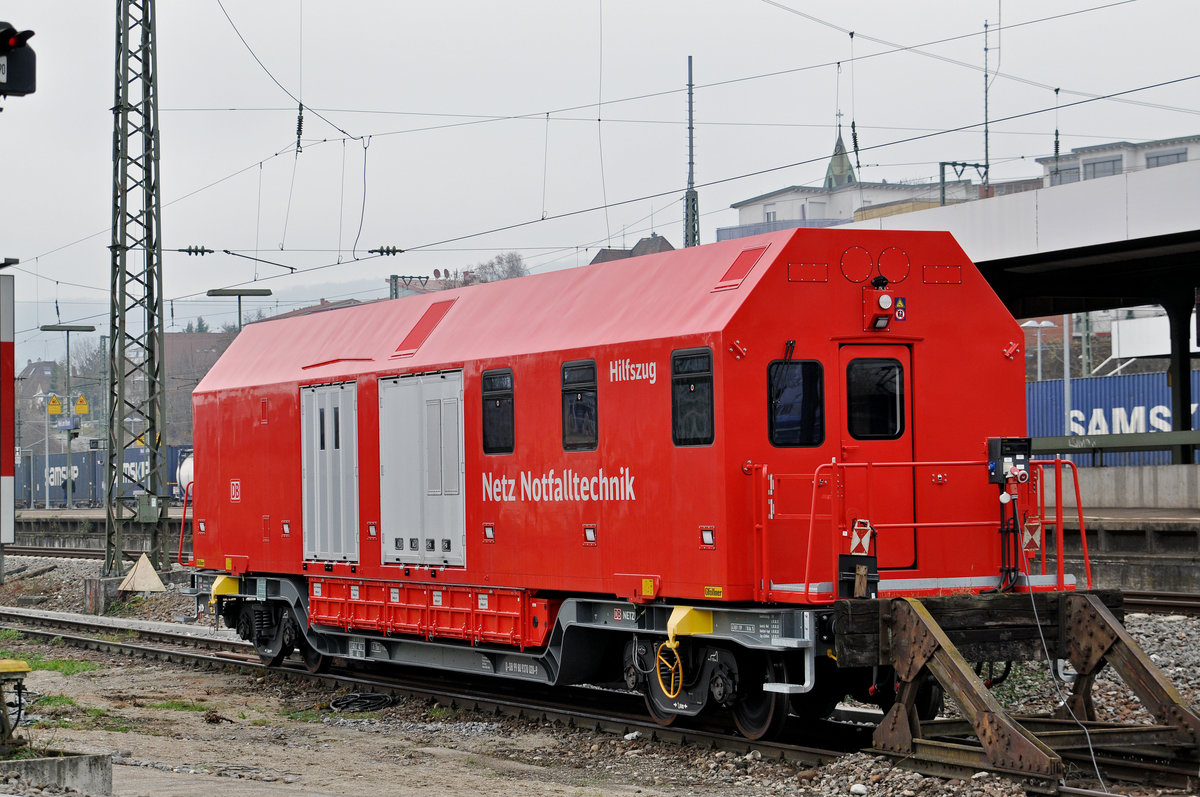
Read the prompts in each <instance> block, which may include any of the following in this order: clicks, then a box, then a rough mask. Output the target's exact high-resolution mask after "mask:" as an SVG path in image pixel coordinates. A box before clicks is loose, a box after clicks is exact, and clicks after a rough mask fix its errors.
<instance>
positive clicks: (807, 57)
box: [0, 0, 1200, 366]
mask: <svg viewBox="0 0 1200 797" xmlns="http://www.w3.org/2000/svg"><path fill="white" fill-rule="evenodd" d="M114 5H115V4H114V3H112V2H97V1H96V0H87V1H86V2H84V0H55V2H47V1H46V0H10V1H9V2H7V3H5V4H4V8H3V11H2V16H3V18H5V19H6V20H7V21H8V22H10V23H12V24H14V25H15V26H16V27H17V28H19V29H27V28H28V29H33V30H34V31H36V35H35V36H34V37H33V39H32V40H31V41H30V44H31V45H32V46H33V47H34V49H35V50H36V51H37V57H38V90H37V93H35V94H33V95H30V96H28V97H23V98H20V97H12V98H8V99H7V100H5V101H3V103H2V104H0V107H3V109H4V110H3V113H0V149H2V151H3V152H4V161H3V162H4V172H3V177H0V185H3V187H4V190H3V191H0V255H2V256H5V257H18V258H20V259H21V261H22V263H21V265H20V266H19V267H18V269H16V270H10V272H9V273H15V274H16V279H17V282H16V285H17V300H18V313H17V342H18V353H17V358H18V366H21V365H23V364H24V362H25V360H26V359H31V358H32V359H36V358H40V357H47V358H55V357H61V352H62V337H63V336H62V335H61V333H41V332H39V331H37V329H36V328H37V326H38V325H40V324H45V323H55V322H62V323H92V324H95V325H96V326H97V328H98V331H97V333H96V335H97V336H98V335H99V334H101V333H102V332H107V327H108V306H109V305H108V301H109V300H108V287H109V280H110V275H109V272H110V260H109V252H108V248H107V246H108V243H109V225H110V222H111V182H112V112H111V108H112V105H113V72H114V53H113V42H114V29H115V28H114V26H115V12H114ZM157 11H158V15H159V17H158V31H157V33H158V64H159V82H158V86H159V96H160V126H161V146H162V164H161V177H162V201H163V214H162V242H163V250H164V286H163V288H164V296H165V297H166V299H167V300H168V301H167V302H166V312H167V319H166V323H167V327H168V330H169V331H179V330H181V329H182V328H183V327H184V326H186V324H187V323H188V322H189V321H191V320H194V319H195V318H196V316H198V315H202V316H203V317H204V318H205V319H206V320H207V321H208V322H209V323H210V324H211V325H213V326H214V327H219V326H220V325H221V324H224V323H228V322H231V321H234V320H236V306H235V304H234V302H233V300H215V299H207V298H205V297H204V295H203V294H204V292H205V291H206V290H207V289H209V288H217V287H231V286H244V285H250V284H254V285H255V287H268V288H271V289H272V290H273V291H275V293H276V297H275V298H273V299H272V300H271V301H270V302H269V305H270V307H271V308H274V307H275V306H276V305H278V306H279V308H280V309H291V308H292V307H294V306H298V305H300V304H307V303H311V302H315V301H316V300H317V299H320V298H322V297H324V298H328V299H335V298H347V297H350V296H353V297H356V298H360V299H371V298H378V297H380V296H386V286H385V282H384V280H385V279H386V276H387V275H388V274H413V275H420V274H431V273H432V272H433V270H434V269H435V268H440V269H445V268H450V269H463V268H470V267H471V266H472V265H473V264H475V263H478V262H480V261H484V260H487V259H489V258H491V257H492V256H493V255H495V254H497V253H499V252H503V251H507V250H516V251H519V252H521V253H522V254H523V255H524V257H525V259H526V262H527V264H528V265H529V266H530V268H531V269H532V270H533V271H534V272H538V271H544V270H549V269H557V268H563V267H568V266H574V265H577V264H584V263H586V262H588V261H589V260H590V259H591V257H592V256H593V255H594V254H595V250H596V248H597V247H599V246H605V245H612V246H632V245H633V243H634V242H636V240H637V239H638V238H640V237H642V236H644V235H646V234H648V233H649V232H651V231H655V232H657V233H658V234H660V235H665V236H666V237H667V239H668V240H669V241H670V242H671V243H672V244H674V245H675V246H680V245H682V239H683V232H682V202H681V198H682V194H683V189H684V188H685V185H686V179H687V125H686V120H687V95H686V90H685V85H686V82H687V57H688V56H689V55H691V56H693V58H694V66H693V69H694V76H695V83H696V91H695V108H696V132H695V139H696V182H697V185H698V187H699V194H700V210H701V213H702V218H701V240H702V242H711V241H713V240H715V230H716V228H717V227H721V226H730V225H733V224H736V222H737V215H736V212H735V211H733V210H730V209H729V205H730V204H731V203H733V202H737V201H739V200H742V199H746V198H748V197H752V196H755V195H757V194H761V193H765V192H767V191H771V190H774V189H776V188H781V187H785V186H789V185H810V184H814V183H819V182H820V180H821V179H822V178H823V176H824V173H825V167H826V164H827V160H828V157H829V154H830V152H831V150H832V147H833V142H834V140H835V138H836V135H837V133H836V122H837V116H836V113H837V111H838V109H839V108H840V110H841V113H842V114H843V115H842V118H841V120H842V124H843V127H844V137H845V139H846V144H847V146H852V142H851V138H850V131H849V127H850V123H851V121H852V120H853V121H854V122H855V123H856V128H857V130H858V140H859V145H860V147H861V148H862V150H863V151H862V152H861V153H860V155H859V159H860V161H861V167H860V169H859V172H858V173H859V178H860V179H862V180H871V181H879V180H884V179H886V180H888V181H901V180H910V181H917V182H930V183H933V182H936V180H937V173H938V165H937V164H938V161H943V160H958V161H972V162H974V161H982V160H983V159H984V155H985V153H984V135H983V128H982V122H983V118H984V90H983V87H984V82H985V80H984V73H983V64H984V37H983V29H984V23H985V21H987V22H988V23H989V28H990V30H991V35H990V37H989V51H988V66H989V68H990V69H991V72H992V77H993V79H992V82H991V90H990V96H989V115H990V118H991V119H992V120H993V124H992V125H991V129H990V150H989V153H988V155H989V156H990V161H991V163H992V179H993V180H994V181H995V180H1003V179H1011V178H1018V177H1029V176H1036V175H1038V174H1040V173H1041V169H1040V167H1038V166H1037V164H1036V163H1034V161H1033V159H1034V158H1037V157H1041V156H1046V155H1050V154H1052V152H1053V145H1054V130H1055V127H1056V126H1057V127H1058V128H1059V129H1060V130H1061V140H1062V149H1063V151H1064V152H1065V151H1068V150H1070V149H1071V148H1073V147H1079V146H1086V145H1091V144H1099V143H1104V142H1110V141H1120V140H1128V141H1146V140H1154V139H1162V138H1169V137H1173V136H1184V135H1192V134H1195V133H1200V79H1189V78H1193V77H1194V76H1195V75H1196V74H1197V73H1200V63H1198V62H1197V60H1196V57H1195V55H1194V52H1193V50H1192V48H1191V47H1190V46H1188V45H1187V44H1186V41H1185V39H1186V37H1185V36H1184V34H1183V33H1182V32H1183V31H1196V30H1200V3H1196V2H1194V0H1130V1H1129V2H1118V3H1111V4H1107V5H1104V4H1100V3H1092V2H1088V0H1082V1H1080V2H1062V3H1045V2H1032V1H1031V0H1008V1H1007V2H1002V3H1001V2H988V3H975V2H920V1H919V0H918V1H916V2H910V3H896V2H894V1H893V2H875V1H864V2H856V3H819V4H818V3H801V2H799V0H780V1H779V2H776V1H775V0H759V1H754V0H741V1H740V2H731V1H730V0H724V2H698V1H697V0H688V1H684V0H679V1H678V2H662V1H660V0H641V1H639V2H634V0H628V1H626V2H617V1H616V0H609V1H608V2H600V1H598V0H591V1H590V2H574V1H571V2H567V1H566V0H553V1H549V2H512V3H496V2H460V3H433V2H424V3H415V2H398V1H397V0H388V1H387V2H382V1H381V2H329V1H328V0H324V1H321V0H289V1H288V2H283V1H282V0H279V1H278V2H276V1H274V0H221V2H220V3H219V2H217V0H188V1H187V2H182V1H177V2H160V3H159V4H158V8H157ZM1052 15H1055V16H1052ZM849 31H854V32H855V35H854V36H853V38H852V37H851V36H850V35H849V34H848V32H849ZM1172 31H1174V33H1172ZM239 34H240V35H239ZM243 39H244V42H245V43H243V41H242V40H243ZM1172 41H1174V42H1176V44H1174V45H1172V44H1171V42H1172ZM899 48H911V49H899ZM256 58H257V61H256ZM852 59H853V60H852ZM258 61H261V65H260V64H259V63H258ZM838 62H841V64H840V69H839V67H838V65H837V64H838ZM839 73H840V74H839ZM1155 84H1169V85H1164V86H1161V87H1158V88H1151V89H1146V90H1138V89H1142V88H1143V87H1147V86H1153V85H1155ZM1055 87H1058V88H1060V89H1061V91H1060V93H1059V94H1058V97H1057V100H1058V103H1059V105H1061V106H1063V107H1062V108H1061V109H1060V110H1059V111H1057V112H1055V110H1054V109H1055V103H1056V97H1055V92H1054V90H1053V89H1054V88H1055ZM1115 92H1129V93H1127V94H1125V95H1123V97H1122V98H1121V101H1116V100H1100V101H1090V102H1083V104H1078V103H1081V101H1086V100H1089V99H1090V98H1091V97H1093V96H1096V95H1106V94H1111V93H1115ZM297 101H300V102H303V104H304V106H305V111H304V126H303V135H302V138H301V141H300V143H301V151H300V152H299V154H297V148H296V126H297ZM598 103H599V104H598ZM1039 112H1040V113H1039ZM1011 117H1019V118H1011ZM598 119H599V120H600V121H599V122H598V121H597V120H598ZM962 127H969V129H968V130H965V131H960V132H952V133H947V134H945V135H934V134H936V133H938V132H939V131H945V130H953V129H957V128H962ZM906 139H917V140H910V141H907V142H906V141H905V140H906ZM606 205H607V209H605V206H606ZM497 228H506V229H503V230H502V231H500V232H491V233H489V232H488V231H490V230H495V229H497ZM189 245H204V246H207V247H208V248H211V249H215V250H217V252H218V253H217V254H215V255H208V256H207V257H205V258H203V259H200V258H196V257H188V256H187V255H184V254H181V253H177V252H174V251H171V250H175V249H180V248H183V247H186V246H189ZM379 246H396V247H399V248H401V249H404V250H408V251H406V253H405V254H403V255H399V256H396V257H382V258H381V257H375V256H373V255H368V254H367V250H369V249H373V248H376V247H379ZM226 249H228V250H231V251H236V252H238V253H240V254H241V255H243V256H244V257H236V256H230V255H227V254H223V253H222V250H226ZM255 256H257V257H259V258H261V259H264V260H268V261H273V262H275V263H285V264H288V265H290V266H293V267H294V268H296V269H297V272H296V273H295V274H289V273H288V272H287V270H286V269H283V268H280V267H278V266H275V265H270V264H266V263H255V262H254V261H252V260H249V259H246V257H255ZM356 256H357V258H358V259H357V260H356ZM197 297H199V298H197ZM171 300H174V301H173V304H172V301H171ZM258 307H259V305H258V304H256V303H254V302H251V301H249V300H247V302H246V303H245V308H246V312H247V314H251V313H253V312H255V310H256V309H257V308H258ZM172 312H173V315H172Z"/></svg>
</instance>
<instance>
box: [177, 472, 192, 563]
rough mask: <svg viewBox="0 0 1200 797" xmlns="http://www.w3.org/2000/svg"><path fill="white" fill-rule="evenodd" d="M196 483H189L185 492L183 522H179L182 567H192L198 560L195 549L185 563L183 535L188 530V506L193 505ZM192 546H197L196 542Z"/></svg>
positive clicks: (179, 556)
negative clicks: (193, 492)
mask: <svg viewBox="0 0 1200 797" xmlns="http://www.w3.org/2000/svg"><path fill="white" fill-rule="evenodd" d="M195 483H196V482H194V481H190V482H188V483H187V487H185V488H184V490H183V520H181V521H179V555H178V557H177V559H178V561H179V564H180V566H184V565H190V564H191V563H192V562H194V561H195V560H196V553H195V550H194V549H193V551H192V553H191V555H190V556H188V560H187V561H186V562H185V561H183V533H184V531H185V530H186V529H187V516H188V506H189V505H190V504H191V500H192V485H194V484H195ZM192 544H193V545H195V542H194V541H193V543H192Z"/></svg>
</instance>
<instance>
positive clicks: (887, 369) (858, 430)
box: [846, 357, 904, 440]
mask: <svg viewBox="0 0 1200 797" xmlns="http://www.w3.org/2000/svg"><path fill="white" fill-rule="evenodd" d="M846 420H847V426H848V427H849V431H850V436H851V437H854V438H856V439H858V440H896V439H898V438H899V437H900V436H901V435H902V434H904V368H903V366H901V365H900V361H899V360H893V359H890V358H882V357H866V358H862V359H857V360H851V361H850V366H849V367H848V368H847V369H846Z"/></svg>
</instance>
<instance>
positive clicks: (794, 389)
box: [767, 360, 825, 447]
mask: <svg viewBox="0 0 1200 797" xmlns="http://www.w3.org/2000/svg"><path fill="white" fill-rule="evenodd" d="M767 398H768V400H769V401H770V405H769V406H768V407H767V432H768V434H769V436H770V440H771V445H774V446H780V447H795V446H819V445H821V443H823V442H825V375H824V372H823V371H822V369H821V364H820V363H819V362H816V361H815V360H777V361H775V362H773V363H771V364H770V365H768V366H767Z"/></svg>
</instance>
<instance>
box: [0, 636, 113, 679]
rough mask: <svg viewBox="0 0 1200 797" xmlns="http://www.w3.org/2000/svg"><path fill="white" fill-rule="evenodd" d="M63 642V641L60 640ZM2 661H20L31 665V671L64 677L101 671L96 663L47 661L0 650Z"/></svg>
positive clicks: (60, 660) (39, 657)
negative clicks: (59, 674)
mask: <svg viewBox="0 0 1200 797" xmlns="http://www.w3.org/2000/svg"><path fill="white" fill-rule="evenodd" d="M60 642H61V640H60ZM0 659H20V660H21V661H24V662H25V663H26V664H28V665H29V668H30V669H31V670H53V671H54V672H60V673H62V674H63V675H78V674H79V673H81V672H91V671H92V670H98V669H100V665H99V664H97V663H96V662H94V661H79V660H76V659H47V658H46V657H44V656H42V655H40V654H37V653H34V654H30V655H28V656H22V655H19V654H17V653H14V652H12V651H11V650H0Z"/></svg>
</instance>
